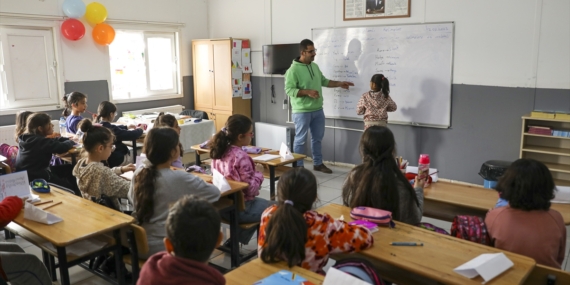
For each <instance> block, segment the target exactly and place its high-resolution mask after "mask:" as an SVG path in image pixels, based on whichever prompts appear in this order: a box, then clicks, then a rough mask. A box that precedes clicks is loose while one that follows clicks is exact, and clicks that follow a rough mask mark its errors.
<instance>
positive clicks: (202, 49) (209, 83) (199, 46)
mask: <svg viewBox="0 0 570 285" xmlns="http://www.w3.org/2000/svg"><path fill="white" fill-rule="evenodd" d="M212 59H213V52H212V44H211V43H210V41H194V42H192V61H193V66H194V105H195V108H196V109H197V110H200V109H206V108H210V109H211V108H212V103H213V97H214V72H213V60H212Z"/></svg>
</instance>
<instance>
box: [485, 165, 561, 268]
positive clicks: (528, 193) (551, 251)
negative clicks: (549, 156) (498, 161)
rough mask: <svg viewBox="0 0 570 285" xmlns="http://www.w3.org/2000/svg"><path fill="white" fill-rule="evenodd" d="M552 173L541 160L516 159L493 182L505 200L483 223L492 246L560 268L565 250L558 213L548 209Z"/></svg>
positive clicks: (551, 196) (552, 186)
mask: <svg viewBox="0 0 570 285" xmlns="http://www.w3.org/2000/svg"><path fill="white" fill-rule="evenodd" d="M554 187H555V185H554V180H553V179H552V174H551V173H550V171H549V170H548V168H547V167H546V165H544V164H543V163H542V162H539V161H536V160H534V159H525V158H523V159H519V160H517V161H515V162H513V163H512V164H511V166H509V168H507V171H506V172H505V174H503V176H501V178H500V179H499V182H498V184H497V191H499V192H501V193H502V197H503V198H505V199H506V200H507V201H509V205H508V206H506V207H500V208H495V209H492V210H491V211H489V213H487V217H486V218H485V224H486V225H487V230H488V231H489V236H490V237H491V242H492V243H493V244H494V246H495V247H496V248H500V249H503V250H508V251H511V252H514V253H518V254H522V255H526V256H528V257H531V258H534V260H536V262H537V263H538V264H542V265H546V266H551V267H556V268H561V265H562V262H563V261H564V253H565V251H566V227H565V225H564V219H563V218H562V215H561V214H560V213H559V212H558V211H556V210H553V209H550V200H552V199H553V198H554Z"/></svg>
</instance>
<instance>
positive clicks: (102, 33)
mask: <svg viewBox="0 0 570 285" xmlns="http://www.w3.org/2000/svg"><path fill="white" fill-rule="evenodd" d="M91 35H92V36H93V40H94V41H95V42H96V43H98V44H100V45H102V46H108V45H110V44H111V43H112V42H113V40H114V39H115V29H113V27H111V26H109V25H107V24H105V23H101V24H97V26H95V28H93V32H92V33H91Z"/></svg>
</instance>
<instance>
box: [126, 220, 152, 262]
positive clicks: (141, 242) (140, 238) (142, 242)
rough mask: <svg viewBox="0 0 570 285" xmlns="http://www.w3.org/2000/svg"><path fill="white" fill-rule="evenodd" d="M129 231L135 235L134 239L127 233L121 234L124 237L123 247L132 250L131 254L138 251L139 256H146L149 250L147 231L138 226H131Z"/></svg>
mask: <svg viewBox="0 0 570 285" xmlns="http://www.w3.org/2000/svg"><path fill="white" fill-rule="evenodd" d="M128 230H131V231H132V233H133V235H132V238H129V235H128V234H127V233H126V232H125V231H122V232H121V234H122V235H123V236H122V239H121V243H122V244H123V246H125V247H128V248H129V249H130V250H131V254H132V251H133V250H135V249H136V252H137V253H138V254H137V255H138V256H139V255H146V254H147V253H148V251H149V248H148V239H147V238H146V231H145V229H144V228H143V227H141V226H139V225H137V224H131V226H130V228H129V229H128Z"/></svg>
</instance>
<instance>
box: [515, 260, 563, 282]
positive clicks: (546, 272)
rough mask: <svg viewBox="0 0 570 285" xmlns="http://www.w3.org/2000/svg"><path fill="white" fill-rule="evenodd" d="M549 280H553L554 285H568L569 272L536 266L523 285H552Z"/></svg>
mask: <svg viewBox="0 0 570 285" xmlns="http://www.w3.org/2000/svg"><path fill="white" fill-rule="evenodd" d="M549 278H550V279H554V280H555V282H554V284H556V285H558V284H570V272H567V271H562V270H560V269H558V268H553V267H549V266H545V265H541V264H537V265H536V266H535V267H534V269H533V270H532V271H531V272H530V274H529V276H528V278H527V279H526V280H525V282H524V283H523V284H525V285H527V284H528V285H535V284H538V285H547V284H553V283H552V282H550V283H549Z"/></svg>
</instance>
